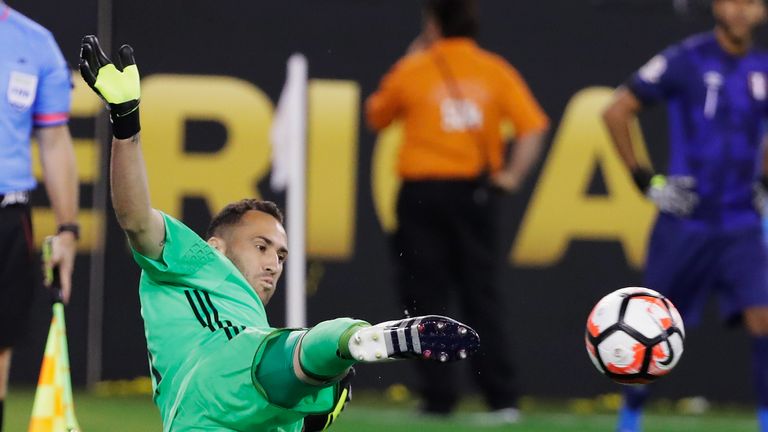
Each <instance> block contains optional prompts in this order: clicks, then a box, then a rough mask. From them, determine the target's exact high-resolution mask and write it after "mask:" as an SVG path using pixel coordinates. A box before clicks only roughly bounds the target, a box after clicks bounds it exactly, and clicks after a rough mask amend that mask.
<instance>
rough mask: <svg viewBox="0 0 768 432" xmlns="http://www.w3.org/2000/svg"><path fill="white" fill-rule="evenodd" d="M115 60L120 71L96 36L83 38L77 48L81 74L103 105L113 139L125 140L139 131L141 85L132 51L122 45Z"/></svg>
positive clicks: (127, 46)
mask: <svg viewBox="0 0 768 432" xmlns="http://www.w3.org/2000/svg"><path fill="white" fill-rule="evenodd" d="M118 58H119V60H120V65H122V67H120V68H119V66H115V65H114V64H113V63H112V61H111V60H110V59H109V58H107V56H106V55H105V54H104V51H103V50H102V49H101V46H100V45H99V40H98V39H97V38H96V36H92V35H88V36H85V37H84V38H83V41H82V43H81V45H80V75H82V77H83V79H84V80H85V82H86V83H88V85H89V86H90V87H91V89H93V91H94V92H96V94H97V95H99V97H101V98H102V99H103V100H104V102H106V104H107V107H108V108H109V115H110V119H111V120H112V130H113V133H114V135H115V138H118V139H127V138H130V137H132V136H134V135H136V134H137V133H139V130H141V125H140V124H139V99H140V96H141V86H140V83H139V81H140V79H139V69H138V68H137V67H136V61H135V60H134V58H133V48H131V47H130V46H129V45H123V46H122V47H120V50H119V51H118Z"/></svg>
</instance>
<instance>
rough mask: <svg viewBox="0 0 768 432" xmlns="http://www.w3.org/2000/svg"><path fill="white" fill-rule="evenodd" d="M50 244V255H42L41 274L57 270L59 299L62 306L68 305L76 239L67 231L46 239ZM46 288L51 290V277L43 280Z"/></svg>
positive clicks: (75, 253) (75, 252)
mask: <svg viewBox="0 0 768 432" xmlns="http://www.w3.org/2000/svg"><path fill="white" fill-rule="evenodd" d="M45 241H46V242H50V246H51V249H50V255H48V254H45V253H44V254H43V274H45V275H49V274H52V272H53V271H54V269H58V272H59V274H58V276H59V278H58V282H59V284H60V285H61V299H62V301H63V302H64V304H67V303H69V298H70V295H71V294H72V272H73V271H74V269H75V256H76V255H77V238H76V237H75V235H74V234H73V233H71V232H69V231H63V232H60V233H59V234H57V235H55V236H52V237H48V238H46V240H45ZM44 283H45V286H46V288H52V287H51V285H52V283H53V277H46V278H45V279H44Z"/></svg>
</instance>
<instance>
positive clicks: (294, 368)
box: [80, 36, 479, 432]
mask: <svg viewBox="0 0 768 432" xmlns="http://www.w3.org/2000/svg"><path fill="white" fill-rule="evenodd" d="M80 55H81V60H80V72H81V74H82V76H83V78H84V79H85V81H86V82H87V83H88V84H89V85H90V86H91V88H92V89H93V90H94V91H95V92H96V93H97V94H98V95H99V96H100V97H101V98H102V99H104V100H105V101H106V103H107V105H108V106H109V109H110V118H111V121H112V129H113V134H114V139H113V141H112V160H111V191H112V203H113V206H114V210H115V214H116V216H117V220H118V223H119V224H120V226H121V227H122V229H123V230H124V231H125V233H126V234H127V236H128V240H129V242H130V245H131V248H132V250H133V256H134V259H135V261H136V262H137V263H138V265H139V266H140V267H141V269H142V274H141V281H140V284H139V297H140V300H141V314H142V318H143V320H144V328H145V334H146V338H147V347H148V350H149V363H150V370H151V373H152V379H153V388H154V401H155V403H156V404H157V406H158V407H159V409H160V412H161V416H162V421H163V430H164V431H191V430H195V431H199V430H216V431H230V430H231V431H235V430H237V431H275V432H277V431H281V432H293V431H296V432H298V431H301V430H302V427H303V424H304V418H305V417H308V416H310V417H312V416H315V417H314V418H313V421H312V422H309V423H311V424H317V425H319V426H316V427H317V428H318V429H322V428H325V427H327V425H328V424H330V422H331V421H332V420H333V418H334V417H335V415H336V414H338V411H339V410H340V408H341V407H342V406H343V403H344V400H345V397H346V394H345V393H346V389H345V388H343V387H345V386H343V385H339V384H338V383H339V381H341V380H342V379H343V378H344V377H345V376H346V375H347V373H348V371H349V370H350V368H351V366H352V365H353V364H355V363H357V362H376V361H386V360H394V359H405V358H420V359H427V360H429V359H434V360H437V361H451V360H459V359H463V358H465V357H467V356H468V355H470V354H472V353H473V352H475V351H476V350H477V348H478V346H479V338H478V336H477V333H475V332H474V330H472V329H471V328H469V327H467V326H465V325H463V324H461V323H459V322H457V321H454V320H451V319H449V318H445V317H439V316H427V317H418V318H409V319H406V320H402V321H392V322H387V323H382V324H378V325H376V326H371V325H370V324H368V323H366V322H364V321H359V320H353V319H350V318H339V319H335V320H331V321H325V322H321V323H320V324H318V325H317V326H315V327H313V328H311V329H309V330H303V329H275V328H272V327H270V325H269V323H268V322H267V318H266V314H265V311H264V305H266V304H267V303H268V302H269V299H270V298H271V297H272V295H273V294H274V292H275V288H276V286H277V281H278V279H279V278H280V275H281V273H282V271H283V265H284V264H285V260H286V258H287V256H288V250H287V248H286V233H285V230H284V228H283V223H282V221H283V217H282V214H281V212H280V210H279V209H278V208H277V206H275V204H273V203H271V202H268V201H258V200H254V199H244V200H241V201H239V202H236V203H233V204H230V205H228V206H226V207H225V208H224V209H223V210H222V211H221V212H220V213H219V214H218V215H216V216H215V217H214V218H213V220H212V221H211V225H210V227H209V229H208V233H207V235H206V238H207V240H203V239H202V238H200V237H198V236H197V235H196V234H195V233H194V232H193V231H192V230H190V229H189V228H187V227H186V226H185V225H184V224H183V223H181V222H179V221H178V220H176V219H174V218H172V217H170V216H168V215H166V214H164V213H162V212H161V211H159V210H156V209H153V208H152V207H151V205H150V202H149V189H148V185H147V176H146V169H145V167H144V163H143V160H142V154H141V146H140V138H139V130H140V124H139V96H140V85H139V73H138V69H137V67H136V64H135V61H134V59H133V50H132V49H131V47H130V46H128V45H123V46H122V47H121V48H120V50H119V58H120V63H121V64H122V66H123V68H122V70H120V69H118V68H117V67H116V66H115V65H113V64H112V62H110V60H109V59H108V58H107V57H106V56H105V55H104V53H103V52H102V50H101V48H100V47H99V43H98V40H97V39H96V37H94V36H86V37H85V38H84V39H83V42H82V46H81V53H80ZM316 416H319V417H320V420H321V421H317V418H318V417H316Z"/></svg>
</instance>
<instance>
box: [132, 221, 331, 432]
mask: <svg viewBox="0 0 768 432" xmlns="http://www.w3.org/2000/svg"><path fill="white" fill-rule="evenodd" d="M163 218H164V220H165V246H164V248H163V253H162V256H161V257H160V258H159V259H158V260H153V259H149V258H147V257H145V256H143V255H141V254H139V253H138V252H136V251H135V250H134V251H133V257H134V259H135V260H136V262H137V263H138V264H139V266H140V267H141V268H142V273H141V282H140V284H139V296H140V298H141V315H142V318H143V319H144V332H145V335H146V338H147V347H148V349H149V364H150V371H151V374H152V382H153V389H154V400H155V403H156V404H157V406H158V407H159V408H160V413H161V416H162V420H163V431H174V432H175V431H192V430H195V431H214V430H215V431H258V432H298V431H301V428H302V424H303V418H304V416H306V415H307V414H311V413H320V412H327V411H329V410H330V409H331V408H332V405H333V402H334V388H333V387H332V386H331V387H325V388H322V389H318V392H317V393H316V394H314V395H310V396H308V397H305V398H304V399H302V400H301V401H300V402H299V403H298V404H296V405H295V406H292V407H280V406H277V405H275V404H272V403H270V401H269V400H268V398H267V396H266V393H265V391H264V389H263V388H262V387H261V385H260V384H259V382H258V381H257V379H256V378H255V374H254V371H255V368H256V367H258V365H259V361H260V359H261V357H262V354H263V348H264V346H265V343H266V341H268V340H270V339H271V338H273V337H275V336H277V335H279V334H280V333H281V332H283V331H286V330H279V329H274V328H271V327H270V326H269V323H268V322H267V317H266V313H265V311H264V305H263V304H262V303H261V300H260V299H259V297H258V296H257V295H256V293H255V292H254V290H253V289H252V288H251V286H250V285H249V284H248V282H247V281H246V280H245V278H244V277H243V276H242V274H241V273H240V271H239V270H238V269H237V268H236V267H235V266H234V264H232V262H231V261H230V260H229V259H228V258H226V257H225V256H224V255H222V254H221V253H220V252H218V251H217V250H216V249H214V248H212V247H211V246H209V245H208V244H207V243H206V242H205V241H204V240H203V239H202V238H200V237H199V236H198V235H197V234H195V233H194V232H193V231H192V230H191V229H189V228H188V227H187V226H185V225H184V224H183V223H181V222H180V221H178V220H176V219H174V218H172V217H170V216H168V215H165V214H163ZM285 361H288V362H290V361H291V359H290V358H287V359H285Z"/></svg>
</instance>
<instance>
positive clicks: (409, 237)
mask: <svg viewBox="0 0 768 432" xmlns="http://www.w3.org/2000/svg"><path fill="white" fill-rule="evenodd" d="M498 198H499V197H498V193H497V192H495V191H493V190H491V189H490V188H488V187H486V186H485V185H484V183H482V182H479V181H452V180H440V181H412V182H408V181H407V182H404V183H403V185H402V187H401V189H400V194H399V196H398V201H397V215H398V221H399V226H398V229H397V232H396V233H395V236H394V242H393V245H394V255H395V260H396V263H397V267H398V275H397V277H398V285H399V290H400V292H399V294H400V301H401V304H402V307H403V308H404V309H405V310H407V312H408V313H409V314H410V315H411V316H418V315H428V314H447V313H449V310H450V309H452V306H458V310H459V311H460V313H461V316H460V317H459V318H460V319H461V320H463V321H464V322H466V323H467V324H469V325H470V326H472V327H473V328H474V329H475V330H477V332H478V333H479V334H480V345H481V349H480V352H478V353H477V354H476V355H475V356H474V357H473V358H472V360H471V366H472V372H473V373H472V376H473V378H474V379H475V381H476V382H477V384H478V385H479V387H480V389H481V391H482V392H483V394H484V396H485V398H486V401H487V403H488V405H489V406H490V407H491V408H492V409H499V408H506V407H511V406H516V405H517V392H516V384H515V370H514V364H513V359H512V350H511V337H510V335H509V334H507V332H506V331H505V328H506V326H505V324H504V320H506V317H507V316H508V314H509V313H511V312H510V311H509V309H510V308H509V305H506V304H504V302H503V301H502V299H501V296H500V292H499V286H498V283H497V279H498V268H499V264H500V261H501V254H500V253H499V247H498V240H499V239H498V233H497V231H498V228H497V223H498V222H497V218H498V211H497V210H498V209H497V207H498V204H497V201H498ZM415 364H416V365H417V366H416V367H417V368H418V372H419V376H420V379H421V388H420V392H421V396H422V398H423V403H424V406H423V409H424V410H426V411H430V412H434V413H447V412H450V411H451V410H452V409H453V407H454V405H455V404H456V402H457V400H458V397H459V392H460V389H458V388H457V382H456V374H457V373H458V371H459V368H461V367H462V366H463V365H462V364H461V362H460V363H457V364H437V363H434V362H415Z"/></svg>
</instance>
